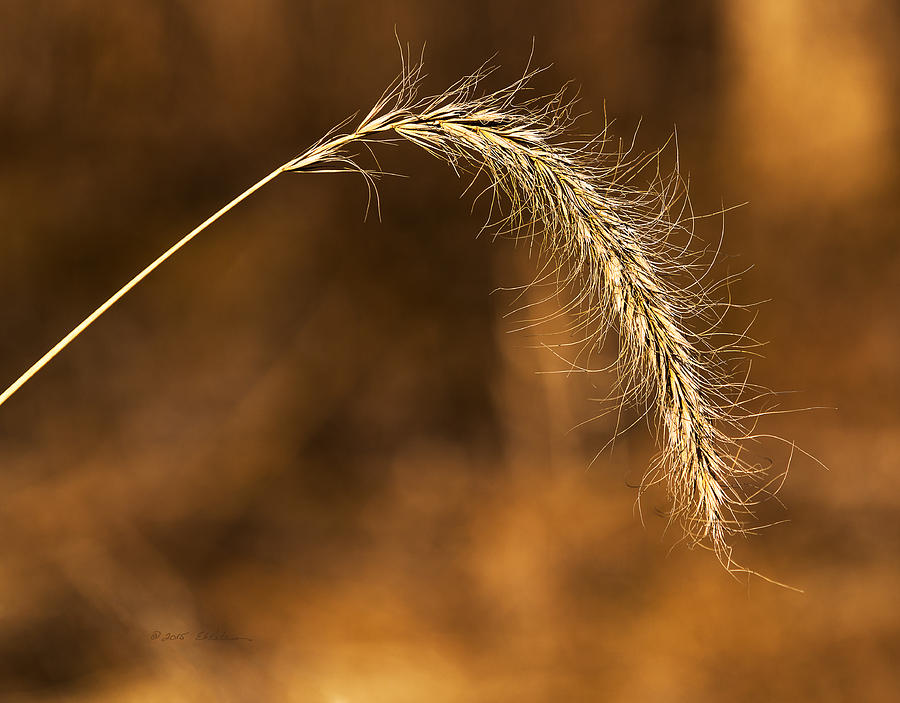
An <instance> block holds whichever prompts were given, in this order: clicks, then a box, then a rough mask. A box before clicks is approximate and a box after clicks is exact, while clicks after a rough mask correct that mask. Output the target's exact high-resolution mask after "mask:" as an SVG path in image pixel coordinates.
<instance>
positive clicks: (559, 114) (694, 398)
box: [0, 62, 766, 568]
mask: <svg viewBox="0 0 900 703" xmlns="http://www.w3.org/2000/svg"><path fill="white" fill-rule="evenodd" d="M489 72H490V70H489V69H486V68H484V67H482V69H479V71H477V72H476V73H475V74H474V75H472V76H469V77H467V78H465V79H463V80H461V81H460V82H458V83H457V84H456V85H454V86H452V87H451V88H450V89H449V90H447V91H446V92H444V93H442V94H440V95H438V96H436V97H430V98H426V99H419V98H417V96H416V91H417V88H418V86H419V84H420V82H421V78H422V73H421V63H417V64H410V63H408V62H404V70H403V72H402V74H401V76H400V77H399V78H398V79H397V81H395V83H394V84H392V85H391V86H390V87H389V89H388V90H387V91H386V92H385V93H384V95H383V96H382V98H381V99H380V100H379V101H378V102H377V103H376V104H375V106H374V107H373V108H372V109H371V110H370V111H369V112H368V114H366V115H365V117H364V118H363V119H362V120H361V121H360V122H359V123H358V124H357V125H356V127H355V128H353V129H352V130H351V131H347V132H341V131H340V130H341V129H342V128H344V127H346V125H347V124H348V123H349V121H346V122H345V123H343V124H342V125H339V126H338V127H337V128H335V129H334V130H332V131H331V132H330V133H329V134H328V135H326V136H325V137H323V138H322V139H321V140H319V141H318V142H317V143H316V144H314V145H313V146H311V147H310V148H309V149H308V150H307V151H306V152H304V153H303V154H301V155H300V156H297V157H296V158H293V159H291V160H290V161H288V162H287V163H284V164H282V165H281V166H279V167H278V168H277V169H275V170H274V171H272V172H271V173H270V174H268V175H267V176H266V177H265V178H263V179H262V180H260V181H258V182H257V183H256V184H254V185H253V186H251V187H250V188H248V189H247V190H246V191H244V192H243V193H241V194H240V195H239V196H237V197H236V198H235V199H234V200H232V201H231V202H230V203H228V204H227V205H225V206H224V207H223V208H221V209H220V210H219V211H218V212H216V213H215V214H213V215H212V216H211V217H209V218H208V219H207V220H206V221H205V222H203V223H202V224H200V225H199V226H198V227H197V228H195V229H194V230H193V231H191V232H190V233H188V234H187V235H185V236H184V237H183V238H182V239H181V240H180V241H178V242H177V243H176V244H174V245H173V246H172V247H171V248H170V249H169V250H168V251H166V252H165V253H163V254H162V255H161V256H160V257H159V258H157V259H156V260H155V261H154V262H153V263H151V264H150V265H149V266H147V267H146V268H145V269H144V270H143V271H141V272H140V273H139V274H137V275H136V276H135V277H134V278H133V279H131V280H130V281H129V282H128V283H127V284H126V285H125V286H123V287H122V288H121V289H120V290H119V291H117V292H116V293H115V294H114V295H113V296H112V297H110V298H109V300H107V301H106V302H105V303H103V305H101V306H100V307H99V308H97V309H96V310H95V311H94V312H93V313H92V314H91V315H90V316H89V317H87V318H86V319H85V320H84V321H83V322H82V323H81V324H80V325H78V326H77V327H76V328H75V329H73V330H72V331H71V332H70V333H69V334H67V335H66V336H65V337H64V338H63V339H61V340H60V341H59V342H58V343H57V344H56V345H55V346H54V347H53V348H52V349H50V350H49V351H48V352H47V353H46V354H45V355H44V356H43V357H41V358H40V359H39V360H38V361H37V362H36V363H35V364H34V365H33V366H32V367H31V368H30V369H28V370H27V371H26V372H25V373H24V374H22V376H21V377H20V378H19V379H17V380H16V381H15V382H14V383H13V384H12V385H10V386H9V388H7V389H6V390H5V391H4V392H3V393H2V395H0V405H2V404H3V403H4V402H6V401H7V400H8V399H9V398H10V397H11V396H12V395H13V394H14V393H16V392H17V391H18V390H19V389H21V387H22V386H23V385H24V384H25V383H27V382H28V381H29V380H30V379H31V378H32V377H33V376H34V375H35V374H36V373H37V372H38V371H39V370H40V369H41V368H43V367H44V366H45V365H46V364H47V363H48V362H49V361H50V360H51V359H53V357H54V356H56V355H57V354H58V353H59V352H61V351H62V350H63V349H64V348H65V347H66V346H68V345H69V344H70V343H71V342H72V341H73V340H74V339H75V338H76V337H77V336H78V335H79V334H81V333H82V332H83V331H84V330H85V329H87V328H88V327H89V326H90V325H91V324H93V323H94V322H95V321H96V320H97V319H98V318H99V317H100V316H101V315H102V314H103V313H105V312H106V311H107V310H108V309H109V308H110V307H112V306H113V305H114V304H115V303H116V302H118V301H119V300H120V299H121V298H122V297H123V296H124V295H125V294H126V293H127V292H128V291H130V290H131V289H132V288H134V287H135V286H136V285H138V284H139V283H140V282H141V281H142V280H143V279H144V278H146V277H147V276H148V275H149V274H150V273H151V272H152V271H153V270H154V269H156V268H157V267H158V266H160V265H161V264H162V263H163V262H165V261H166V260H168V259H169V258H170V257H171V256H172V255H173V254H174V253H175V252H176V251H178V250H179V249H180V248H181V247H183V246H184V245H185V244H187V243H188V242H189V241H191V239H193V238H194V237H196V236H197V235H198V234H199V233H200V232H202V231H203V230H205V229H206V228H207V227H209V226H210V225H211V224H212V223H213V222H215V221H216V220H218V219H219V218H220V217H222V216H223V215H224V214H225V213H227V212H228V211H230V210H231V209H232V208H233V207H235V206H236V205H237V204H239V203H240V202H241V201H243V200H244V199H246V198H247V197H249V196H250V195H252V194H253V193H254V192H256V191H257V190H259V189H260V188H262V187H263V186H264V185H266V184H267V183H269V182H270V181H272V180H273V179H274V178H276V177H277V176H279V175H281V174H283V173H289V172H302V173H310V172H333V171H347V170H355V171H358V172H359V173H361V174H362V175H363V176H364V177H365V178H366V179H367V182H368V183H370V184H374V179H375V178H376V177H377V176H378V175H379V172H378V171H377V170H372V169H367V168H364V167H363V166H361V165H360V164H359V162H358V161H357V158H358V154H357V153H355V152H354V151H353V149H354V148H356V147H360V146H363V147H365V148H367V149H369V150H371V149H370V147H369V144H370V142H374V141H379V140H381V141H384V140H389V139H395V140H396V139H399V140H405V141H408V142H411V143H412V144H415V145H417V146H419V147H421V148H423V149H425V150H426V151H428V152H429V153H431V154H432V155H434V156H436V157H438V158H439V159H442V160H444V161H446V162H448V163H449V164H450V165H451V166H452V167H453V168H454V169H455V170H457V172H459V170H469V171H474V172H475V174H476V176H477V175H478V174H486V175H487V177H488V178H489V181H490V184H489V189H490V192H491V193H492V196H493V198H494V201H493V202H494V204H498V203H501V202H506V203H508V204H509V205H510V206H511V208H510V211H509V213H508V215H507V216H506V217H505V218H504V220H503V222H502V223H501V226H500V228H499V231H501V232H511V233H515V234H516V235H517V236H529V237H538V236H539V239H537V240H536V241H539V242H540V250H541V253H542V254H543V255H544V256H545V261H546V262H547V265H548V269H547V270H549V272H550V273H549V274H547V276H548V277H549V278H551V279H553V281H554V284H555V285H556V287H557V290H560V291H564V290H568V291H574V293H573V294H572V297H571V299H570V300H569V302H568V303H567V304H566V305H565V306H564V308H563V309H564V311H574V312H575V313H576V315H577V319H578V320H579V322H578V325H577V327H576V332H578V333H580V334H582V337H581V338H580V341H582V342H584V343H585V344H586V345H588V346H590V347H591V348H595V346H596V345H597V344H598V343H599V342H600V341H602V337H603V335H604V333H605V331H606V330H608V329H610V328H617V329H618V332H619V336H620V340H621V348H622V353H621V358H620V369H621V372H622V373H621V379H622V382H621V383H622V387H623V388H624V390H625V392H627V393H628V394H629V395H630V396H631V397H633V398H637V399H639V400H643V401H644V402H646V403H647V405H648V408H649V409H651V410H653V411H654V412H653V416H654V417H655V418H656V421H657V426H658V428H659V431H660V435H661V437H660V439H659V443H660V445H661V452H660V456H659V458H658V460H657V462H656V464H655V465H654V466H653V467H652V468H651V471H650V472H649V473H648V475H647V478H646V479H645V481H644V486H646V485H649V484H650V483H653V482H655V481H664V482H665V485H666V487H667V490H668V495H669V496H670V497H671V500H672V511H671V516H672V518H673V519H677V520H678V521H679V522H680V523H681V525H682V526H683V528H684V531H685V535H686V537H687V538H688V539H689V540H690V542H691V543H692V544H701V545H704V546H708V547H710V548H712V549H714V550H715V552H716V553H717V555H718V556H719V558H720V559H721V560H722V562H723V563H724V564H725V565H726V566H727V567H728V568H739V567H736V564H735V563H734V562H733V561H732V559H731V547H730V546H729V543H728V539H727V538H728V537H729V536H730V535H733V534H735V533H739V532H744V531H746V530H747V528H746V526H745V524H744V523H745V516H746V515H748V514H749V511H750V507H751V506H752V504H753V503H754V502H755V500H756V497H757V496H758V495H759V494H760V493H761V492H763V491H764V490H765V488H766V487H765V486H763V487H761V488H760V487H759V486H757V487H756V488H755V489H753V485H754V484H756V483H758V482H757V481H756V478H757V476H758V474H759V473H760V470H759V468H758V467H757V466H754V465H753V464H751V463H749V462H747V461H745V460H744V459H743V458H742V456H741V444H742V443H743V442H744V441H745V440H747V439H749V438H750V437H749V434H748V431H747V429H746V425H747V423H748V420H752V417H753V416H752V415H751V414H750V413H749V412H747V411H744V410H743V407H744V403H745V402H747V401H746V400H745V399H744V396H745V395H746V392H745V391H746V388H747V385H746V383H745V382H744V383H736V382H732V381H731V380H729V378H730V377H733V373H734V371H733V366H732V365H731V362H730V361H729V359H730V358H731V357H732V356H733V354H732V352H738V353H740V351H741V349H740V347H739V346H738V344H739V343H740V341H741V340H742V339H743V337H742V336H738V341H737V342H735V343H733V344H718V345H717V344H714V343H713V341H712V340H713V339H714V337H713V335H715V334H717V331H716V324H717V322H718V321H719V319H720V317H721V316H718V317H717V316H716V315H715V314H713V311H714V309H715V307H716V303H714V302H713V301H712V296H711V293H712V291H713V290H714V287H710V286H706V287H704V285H703V284H702V283H701V279H702V276H700V277H697V276H694V275H693V273H692V272H693V271H694V268H695V266H696V264H697V259H696V257H693V256H692V255H688V254H686V252H685V251H683V250H677V249H675V248H674V247H673V245H672V244H671V243H670V240H671V238H672V237H671V235H672V234H673V233H676V232H679V231H680V232H687V231H688V230H689V229H690V226H691V225H692V222H693V218H692V217H688V216H686V215H685V212H686V204H687V199H686V193H685V192H684V189H683V188H682V187H681V186H682V183H681V180H680V178H679V177H678V175H677V173H675V174H673V175H672V176H671V177H669V178H663V177H662V176H660V175H659V170H658V168H657V170H656V172H655V175H654V177H653V179H652V182H651V184H650V185H649V186H647V185H645V186H643V187H639V188H638V187H634V186H633V185H631V184H632V183H634V179H635V175H636V174H638V173H640V172H641V171H642V170H644V169H645V167H647V166H648V165H650V166H651V167H652V166H653V165H654V164H656V165H657V167H658V160H656V159H655V157H656V156H657V155H655V154H654V155H650V156H646V157H640V158H632V159H628V158H627V154H625V153H623V152H622V150H621V148H619V149H618V150H615V151H606V150H605V148H606V145H607V141H606V139H605V132H604V134H603V135H601V136H600V137H598V138H596V139H594V140H591V141H588V142H584V141H580V142H579V141H571V140H568V141H567V140H566V139H565V137H564V135H565V133H566V130H567V129H568V128H569V126H570V124H571V121H572V120H571V106H572V103H571V102H567V101H566V100H565V99H564V96H563V93H562V92H560V93H559V94H557V95H554V96H551V97H549V98H542V99H525V98H524V97H523V94H524V92H525V90H526V89H527V83H528V80H529V79H530V78H531V77H532V76H533V72H532V73H527V74H526V75H525V76H524V77H523V78H522V79H520V80H518V81H516V82H515V83H513V84H512V85H510V86H508V87H506V88H504V89H501V90H499V91H496V92H492V93H487V94H482V95H479V94H477V92H476V91H477V89H478V86H479V85H480V82H481V80H482V79H483V78H484V77H485V75H487V74H488V73H489ZM375 195H376V197H377V191H376V192H375ZM680 279H683V280H686V281H687V282H686V283H684V284H678V280H680ZM726 307H727V304H726ZM693 319H700V320H707V321H708V323H709V326H708V327H707V328H706V329H705V330H704V331H702V332H696V331H692V330H691V329H689V326H688V324H687V322H688V321H689V320H693Z"/></svg>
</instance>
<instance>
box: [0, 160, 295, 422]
mask: <svg viewBox="0 0 900 703" xmlns="http://www.w3.org/2000/svg"><path fill="white" fill-rule="evenodd" d="M284 170H285V166H279V167H278V168H277V169H275V170H274V171H272V173H270V174H269V175H268V176H266V177H265V178H263V179H262V180H261V181H258V182H257V183H255V184H254V185H252V186H250V187H249V188H248V189H247V190H245V191H244V192H243V193H241V194H240V195H239V196H237V197H236V198H235V199H234V200H232V201H231V202H230V203H228V204H227V205H225V206H224V207H223V208H222V209H220V210H219V211H218V212H216V213H215V214H214V215H211V216H210V217H209V218H207V219H206V220H205V221H204V222H203V223H202V224H200V225H198V226H197V227H196V228H195V229H193V230H191V231H190V232H188V233H187V234H186V235H184V237H182V238H181V239H180V240H179V241H177V242H176V243H175V244H173V245H172V246H171V247H170V248H169V249H168V250H167V251H166V252H165V253H163V254H162V255H160V257H159V258H158V259H156V261H154V262H153V263H152V264H150V265H149V266H147V268H145V269H144V270H143V271H141V272H140V273H139V274H138V275H137V276H135V277H134V278H132V279H131V280H130V281H128V283H126V284H125V285H124V286H122V287H121V288H120V289H119V290H118V291H116V292H115V293H114V294H113V295H112V296H111V297H110V298H109V299H108V300H107V301H106V302H105V303H103V305H101V306H100V307H98V308H97V309H96V310H94V312H92V313H91V314H90V315H89V316H88V317H86V318H85V319H84V320H83V321H82V322H81V324H80V325H78V327H76V328H75V329H73V330H72V331H71V332H69V334H67V335H66V336H65V337H63V338H62V339H61V340H59V342H57V343H56V346H54V347H53V348H52V349H51V350H50V351H48V352H47V353H46V354H44V355H43V356H42V357H41V358H40V359H38V360H37V361H36V362H35V363H34V365H33V366H32V367H31V368H30V369H28V370H27V371H26V372H25V373H23V374H22V375H21V376H19V378H18V379H17V380H16V381H15V382H14V383H13V384H12V385H10V386H9V388H7V389H6V390H5V391H3V394H2V395H0V405H3V403H5V402H6V401H7V400H9V399H10V398H11V397H12V396H13V395H14V394H15V392H16V391H18V390H19V389H20V388H21V387H22V386H24V385H25V384H26V383H28V381H29V380H30V379H31V377H32V376H34V375H35V374H36V373H37V372H38V371H40V370H41V369H42V368H44V367H45V366H46V365H47V364H48V363H49V362H50V360H51V359H52V358H53V357H54V356H56V355H57V354H59V353H60V352H61V351H62V350H63V349H65V348H66V347H67V346H69V344H70V343H71V342H72V341H73V340H74V339H75V338H76V337H77V336H78V335H79V334H81V333H82V332H84V331H85V330H86V329H87V328H88V327H90V326H91V325H92V324H93V323H94V322H96V321H97V318H99V317H100V316H101V315H102V314H103V313H105V312H106V311H107V310H109V309H110V308H111V307H112V306H113V305H115V304H116V303H117V302H118V301H119V299H120V298H122V296H124V295H125V294H126V293H127V292H128V291H130V290H131V289H132V288H134V287H135V286H136V285H137V284H138V283H140V282H141V281H143V280H144V279H145V278H146V277H147V276H149V275H150V273H152V272H153V270H154V269H155V268H156V267H158V266H159V265H160V264H162V263H163V262H164V261H166V259H168V258H169V257H170V256H172V254H174V253H175V252H176V251H178V250H179V249H181V247H183V246H184V245H185V244H187V243H188V242H189V241H191V240H192V239H193V238H194V237H196V236H197V235H198V234H200V233H201V232H202V231H203V230H205V229H206V228H207V227H209V226H210V225H211V224H212V223H213V222H215V221H216V220H218V219H219V218H220V217H222V215H224V214H225V213H226V212H228V211H229V210H231V209H232V208H233V207H235V206H236V205H238V204H239V203H240V202H242V201H243V200H245V199H246V198H248V197H250V196H251V195H253V193H255V192H256V191H258V190H259V189H260V188H262V187H263V186H264V185H266V183H268V182H269V181H271V180H273V179H274V178H275V176H277V175H279V174H280V173H283V172H284Z"/></svg>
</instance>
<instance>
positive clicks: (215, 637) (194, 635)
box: [150, 630, 253, 642]
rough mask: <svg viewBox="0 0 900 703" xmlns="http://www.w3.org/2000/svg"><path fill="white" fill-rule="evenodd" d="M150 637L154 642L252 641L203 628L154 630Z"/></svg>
mask: <svg viewBox="0 0 900 703" xmlns="http://www.w3.org/2000/svg"><path fill="white" fill-rule="evenodd" d="M150 639H151V640H152V641H154V642H175V641H184V640H194V641H205V642H230V641H234V640H244V641H245V642H252V641H253V640H252V639H250V638H249V637H239V636H236V635H229V634H227V633H225V632H206V631H205V630H201V631H199V632H162V631H161V630H154V631H153V632H151V633H150Z"/></svg>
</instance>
